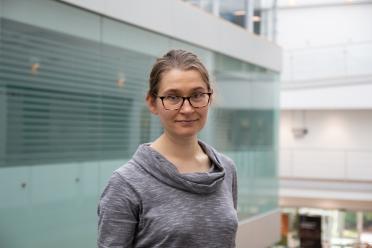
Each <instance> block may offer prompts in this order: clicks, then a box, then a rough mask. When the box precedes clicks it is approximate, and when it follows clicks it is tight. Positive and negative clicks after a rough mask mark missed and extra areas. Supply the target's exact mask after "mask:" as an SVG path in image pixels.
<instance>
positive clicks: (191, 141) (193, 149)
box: [151, 133, 203, 160]
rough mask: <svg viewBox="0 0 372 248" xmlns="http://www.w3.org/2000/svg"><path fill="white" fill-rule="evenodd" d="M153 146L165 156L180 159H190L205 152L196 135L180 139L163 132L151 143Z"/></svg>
mask: <svg viewBox="0 0 372 248" xmlns="http://www.w3.org/2000/svg"><path fill="white" fill-rule="evenodd" d="M151 147H153V148H154V149H155V150H157V151H158V152H160V153H161V154H163V155H164V156H165V157H170V158H177V159H180V160H188V159H190V158H194V157H196V156H198V155H199V154H200V153H203V151H202V149H201V148H200V146H199V144H198V138H197V137H196V136H193V137H189V138H185V139H179V138H175V137H172V136H171V135H169V134H166V133H163V134H162V135H161V136H160V137H159V138H157V139H156V140H155V141H154V142H153V143H152V144H151Z"/></svg>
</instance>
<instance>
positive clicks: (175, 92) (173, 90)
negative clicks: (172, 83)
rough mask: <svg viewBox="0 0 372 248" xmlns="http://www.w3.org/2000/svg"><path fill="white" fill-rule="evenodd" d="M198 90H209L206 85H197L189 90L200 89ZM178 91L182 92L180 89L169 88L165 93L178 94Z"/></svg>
mask: <svg viewBox="0 0 372 248" xmlns="http://www.w3.org/2000/svg"><path fill="white" fill-rule="evenodd" d="M198 90H203V91H208V90H207V89H205V88H204V87H195V88H192V89H190V90H189V92H195V91H198ZM178 93H179V94H181V93H182V90H179V89H168V90H166V91H164V92H163V94H178Z"/></svg>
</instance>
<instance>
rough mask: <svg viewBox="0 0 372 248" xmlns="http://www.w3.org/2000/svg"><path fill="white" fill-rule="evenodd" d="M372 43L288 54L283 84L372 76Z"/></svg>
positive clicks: (337, 45) (323, 47)
mask: <svg viewBox="0 0 372 248" xmlns="http://www.w3.org/2000/svg"><path fill="white" fill-rule="evenodd" d="M371 65H372V41H363V42H350V43H344V44H335V45H324V46H317V47H306V48H298V49H291V50H287V51H285V53H284V63H283V71H282V74H281V81H282V82H283V84H284V85H290V84H294V83H296V84H298V83H306V82H307V81H309V80H311V81H312V82H313V83H314V81H316V80H320V81H326V82H328V83H331V82H332V81H333V80H336V83H337V79H338V78H339V79H341V78H344V79H345V78H347V77H353V78H354V77H365V76H369V77H371V76H372V67H371Z"/></svg>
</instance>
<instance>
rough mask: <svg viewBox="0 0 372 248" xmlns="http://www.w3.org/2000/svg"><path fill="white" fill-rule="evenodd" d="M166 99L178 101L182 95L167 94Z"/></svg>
mask: <svg viewBox="0 0 372 248" xmlns="http://www.w3.org/2000/svg"><path fill="white" fill-rule="evenodd" d="M165 99H167V100H169V101H178V100H179V99H180V97H179V96H166V97H165Z"/></svg>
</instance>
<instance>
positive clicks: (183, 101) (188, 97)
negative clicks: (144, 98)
mask: <svg viewBox="0 0 372 248" xmlns="http://www.w3.org/2000/svg"><path fill="white" fill-rule="evenodd" d="M201 94H203V95H204V94H206V95H208V102H207V104H206V105H204V106H202V107H194V106H193V105H192V103H191V101H190V98H191V97H192V96H193V95H191V96H177V97H181V98H182V103H181V106H180V107H178V108H175V109H168V108H166V107H165V105H164V98H166V97H167V96H158V95H156V94H153V96H154V97H155V98H159V99H160V100H161V103H162V105H163V108H164V109H165V110H179V109H181V108H182V107H183V104H185V100H187V101H188V102H189V104H190V106H191V107H193V108H204V107H206V106H208V104H209V103H210V101H211V95H212V94H213V91H212V92H203V93H201Z"/></svg>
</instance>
